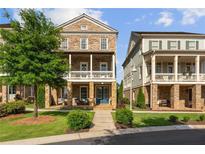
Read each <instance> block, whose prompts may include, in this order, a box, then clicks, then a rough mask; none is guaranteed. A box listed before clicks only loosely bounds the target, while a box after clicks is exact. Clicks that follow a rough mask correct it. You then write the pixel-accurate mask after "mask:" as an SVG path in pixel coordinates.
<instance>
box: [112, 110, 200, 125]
mask: <svg viewBox="0 0 205 154" xmlns="http://www.w3.org/2000/svg"><path fill="white" fill-rule="evenodd" d="M112 115H113V119H114V121H115V113H112ZM133 115H134V120H133V127H148V126H168V125H174V124H175V123H172V122H170V121H169V120H168V119H169V116H170V115H175V116H177V117H179V120H182V119H183V118H184V117H190V120H191V121H197V120H198V119H199V116H200V115H202V114H200V113H133Z"/></svg>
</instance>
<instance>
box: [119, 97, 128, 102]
mask: <svg viewBox="0 0 205 154" xmlns="http://www.w3.org/2000/svg"><path fill="white" fill-rule="evenodd" d="M119 102H122V103H124V104H130V100H129V98H127V97H124V98H122V99H120V100H119Z"/></svg>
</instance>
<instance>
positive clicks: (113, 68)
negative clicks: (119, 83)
mask: <svg viewBox="0 0 205 154" xmlns="http://www.w3.org/2000/svg"><path fill="white" fill-rule="evenodd" d="M112 74H113V78H115V55H114V54H113V55H112Z"/></svg>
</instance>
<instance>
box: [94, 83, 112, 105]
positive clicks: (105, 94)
mask: <svg viewBox="0 0 205 154" xmlns="http://www.w3.org/2000/svg"><path fill="white" fill-rule="evenodd" d="M108 103H109V87H108V86H97V88H96V104H108Z"/></svg>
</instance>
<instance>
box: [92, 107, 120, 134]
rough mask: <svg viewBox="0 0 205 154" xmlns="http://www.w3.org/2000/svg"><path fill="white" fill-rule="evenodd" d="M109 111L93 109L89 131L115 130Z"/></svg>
mask: <svg viewBox="0 0 205 154" xmlns="http://www.w3.org/2000/svg"><path fill="white" fill-rule="evenodd" d="M111 113H112V111H111V110H95V115H94V118H93V124H94V126H93V127H92V128H91V129H90V132H96V131H106V130H111V131H112V130H115V129H116V128H115V124H114V121H113V118H112V114H111Z"/></svg>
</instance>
